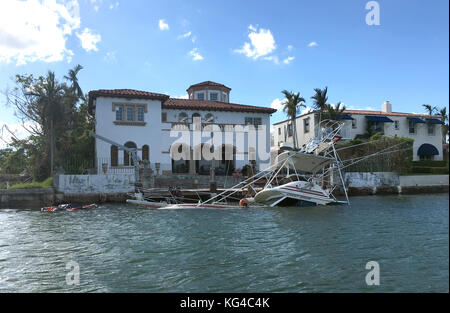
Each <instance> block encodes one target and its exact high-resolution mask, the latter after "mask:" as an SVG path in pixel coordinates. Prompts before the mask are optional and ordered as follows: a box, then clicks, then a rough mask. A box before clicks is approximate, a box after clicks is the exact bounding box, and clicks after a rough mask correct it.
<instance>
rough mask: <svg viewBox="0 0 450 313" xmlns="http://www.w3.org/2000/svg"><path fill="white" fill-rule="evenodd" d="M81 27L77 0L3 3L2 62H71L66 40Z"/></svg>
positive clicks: (0, 24)
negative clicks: (68, 60) (66, 60)
mask: <svg viewBox="0 0 450 313" xmlns="http://www.w3.org/2000/svg"><path fill="white" fill-rule="evenodd" d="M79 27H80V7H79V4H78V1H76V0H69V1H64V2H58V3H57V2H56V0H47V1H43V2H41V1H37V0H26V1H18V0H1V1H0V62H7V63H9V62H11V61H12V60H15V61H16V64H18V65H22V64H26V63H28V62H34V61H45V62H56V61H62V60H63V59H65V58H67V59H69V58H70V57H71V55H73V53H72V51H70V50H69V49H67V48H66V40H67V37H68V36H69V35H71V34H72V32H73V31H74V30H76V29H78V28H79Z"/></svg>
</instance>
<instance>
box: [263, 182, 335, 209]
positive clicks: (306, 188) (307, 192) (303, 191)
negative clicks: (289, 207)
mask: <svg viewBox="0 0 450 313" xmlns="http://www.w3.org/2000/svg"><path fill="white" fill-rule="evenodd" d="M283 198H290V199H295V200H303V201H308V202H312V203H315V204H317V205H326V204H329V203H333V202H336V200H334V199H333V198H332V197H331V196H330V194H329V193H328V192H327V191H326V190H323V189H322V188H320V187H319V186H317V185H311V184H309V183H307V182H302V181H296V182H291V183H287V184H284V185H281V186H277V187H273V188H266V189H264V190H261V191H260V192H258V193H257V194H256V195H255V202H258V203H278V201H279V200H280V199H283Z"/></svg>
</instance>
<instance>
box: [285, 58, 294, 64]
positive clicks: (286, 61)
mask: <svg viewBox="0 0 450 313" xmlns="http://www.w3.org/2000/svg"><path fill="white" fill-rule="evenodd" d="M294 59H295V57H287V58H286V59H284V60H283V63H284V64H289V63H291V62H292V61H293V60H294Z"/></svg>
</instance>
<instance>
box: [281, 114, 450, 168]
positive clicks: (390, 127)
mask: <svg viewBox="0 0 450 313" xmlns="http://www.w3.org/2000/svg"><path fill="white" fill-rule="evenodd" d="M367 115H370V114H367ZM351 116H352V118H353V119H355V120H356V128H352V122H351V121H350V120H345V121H343V122H344V124H345V126H344V127H343V129H342V131H341V135H342V136H343V137H344V138H345V139H353V138H355V136H356V135H362V134H364V133H365V132H366V125H367V119H366V114H351ZM385 116H387V117H388V118H390V119H391V120H392V121H399V129H395V125H394V123H384V124H383V130H384V134H385V135H386V136H391V137H395V136H397V137H405V138H411V139H414V144H413V160H415V161H416V160H419V156H418V155H417V150H418V149H419V147H420V146H421V145H422V144H424V143H428V144H432V145H433V146H435V147H436V149H437V150H438V151H439V155H437V156H435V160H442V159H443V153H442V130H441V129H442V128H441V125H439V124H436V125H434V134H432V135H429V134H428V128H427V124H422V123H419V124H416V126H415V133H414V134H410V133H409V124H408V123H409V122H408V121H409V120H408V119H407V117H406V116H395V115H389V113H386V114H385ZM307 117H311V122H310V127H311V129H314V128H313V127H314V118H313V114H308V115H303V116H300V117H298V118H297V119H296V125H297V136H298V142H299V146H300V147H301V146H302V145H303V144H304V143H306V142H308V141H309V140H310V139H311V138H312V136H313V135H314V132H311V131H310V132H309V133H307V134H304V133H303V120H304V119H305V118H307ZM288 123H290V122H288V121H286V122H283V123H281V124H277V125H275V126H274V145H275V146H278V143H279V142H284V141H288V142H291V143H292V142H293V139H292V137H287V136H286V139H287V140H284V138H285V136H284V132H285V128H286V127H285V126H287V124H288ZM278 128H281V134H280V135H279V134H278Z"/></svg>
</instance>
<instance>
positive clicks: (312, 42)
mask: <svg viewBox="0 0 450 313" xmlns="http://www.w3.org/2000/svg"><path fill="white" fill-rule="evenodd" d="M318 45H319V44H318V43H317V42H315V41H311V42H310V43H309V44H308V47H317V46H318Z"/></svg>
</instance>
